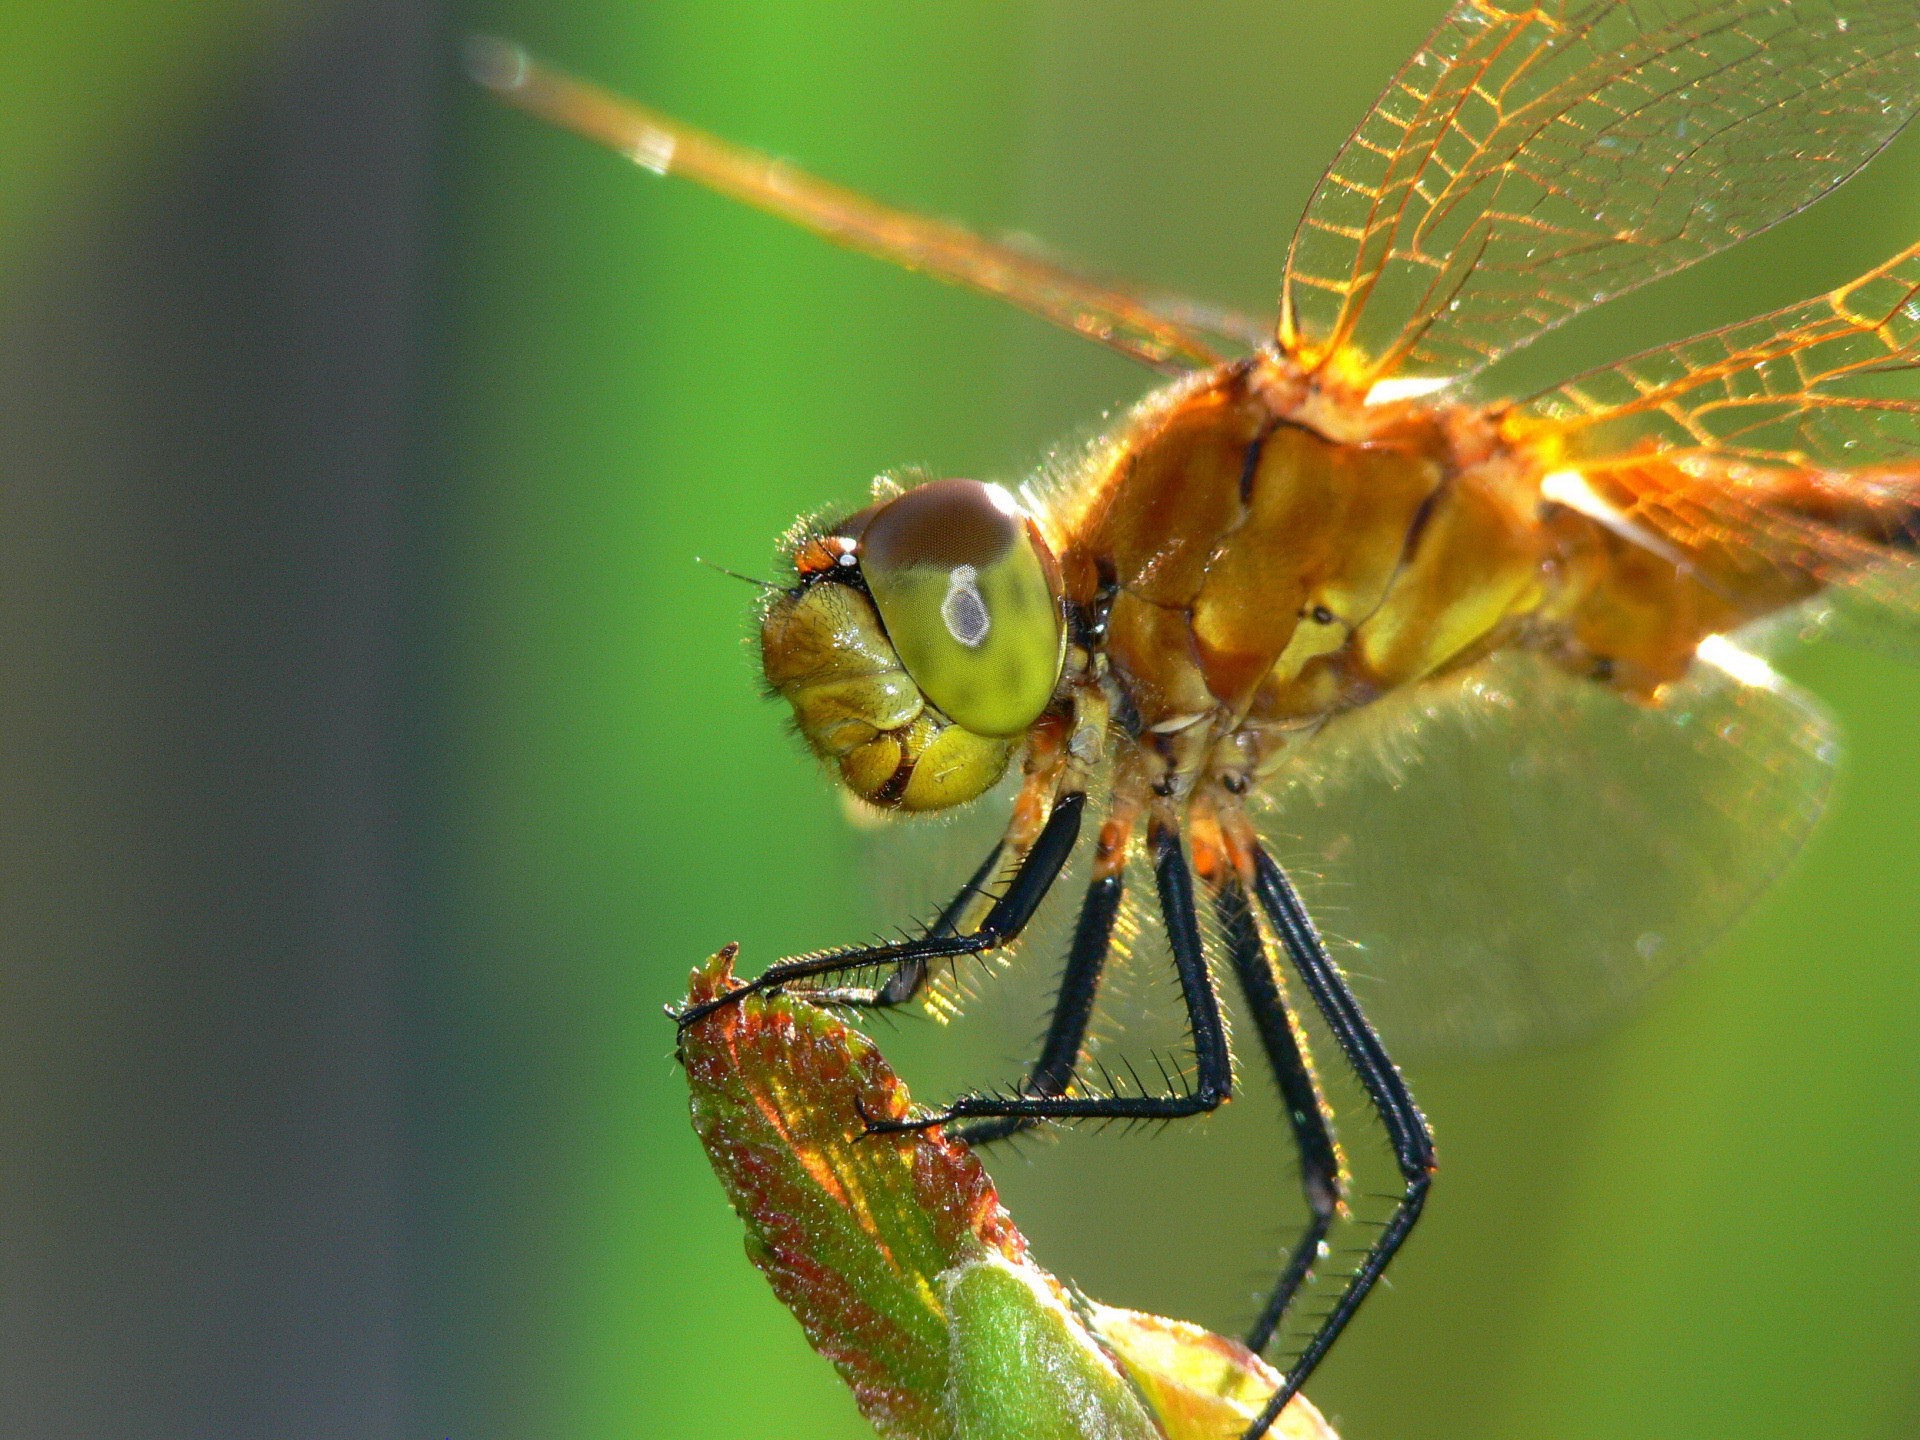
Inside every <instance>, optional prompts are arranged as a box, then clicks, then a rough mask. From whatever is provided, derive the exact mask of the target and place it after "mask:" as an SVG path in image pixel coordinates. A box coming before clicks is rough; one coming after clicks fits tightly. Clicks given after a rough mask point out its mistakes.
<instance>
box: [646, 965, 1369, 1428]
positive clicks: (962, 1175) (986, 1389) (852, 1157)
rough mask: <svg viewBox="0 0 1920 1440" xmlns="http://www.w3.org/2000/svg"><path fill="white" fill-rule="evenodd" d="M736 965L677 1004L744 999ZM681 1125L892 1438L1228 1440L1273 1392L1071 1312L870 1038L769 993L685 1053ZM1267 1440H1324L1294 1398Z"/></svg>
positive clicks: (714, 1017) (700, 976) (1236, 1364)
mask: <svg viewBox="0 0 1920 1440" xmlns="http://www.w3.org/2000/svg"><path fill="white" fill-rule="evenodd" d="M734 953H735V952H734V947H732V946H729V947H727V948H726V949H725V950H723V951H721V952H720V953H719V954H718V955H716V956H715V957H714V958H713V960H712V961H711V962H710V963H709V964H708V965H707V966H706V967H704V968H703V969H700V970H696V971H695V972H694V974H693V979H692V984H691V987H690V989H689V992H688V1002H689V1003H690V1004H699V1003H701V1002H703V1001H706V1000H711V999H714V998H717V997H719V996H721V995H724V994H727V993H729V992H731V991H732V990H733V989H735V988H737V982H736V981H735V980H734V979H733V974H732V964H733V956H734ZM680 1058H681V1061H682V1063H683V1064H684V1065H685V1066H686V1070H687V1079H688V1084H689V1087H690V1088H691V1090H692V1095H693V1124H694V1129H695V1131H696V1132H697V1133H698V1134H699V1136H700V1139H701V1142H702V1143H703V1144H704V1145H705V1146H706V1149H707V1154H708V1157H709V1158H710V1159H711V1160H712V1162H713V1167H714V1171H715V1173H716V1174H717V1175H718V1176H719V1177H720V1180H721V1183H722V1184H723V1185H724V1186H725V1187H726V1190H727V1194H728V1197H729V1198H730V1199H731V1200H732V1202H733V1207H734V1210H735V1211H736V1213H738V1215H739V1216H740V1219H741V1221H742V1222H743V1223H744V1224H745V1226H746V1230H747V1254H748V1256H749V1257H750V1258H751V1259H752V1260H753V1262H754V1264H755V1265H757V1266H758V1267H759V1268H760V1269H761V1271H762V1272H763V1273H764V1274H765V1275H766V1277H767V1279H768V1281H769V1283H770V1284H771V1285H772V1286H773V1289H774V1293H775V1294H776V1295H777V1296H779V1298H780V1300H781V1301H782V1302H783V1303H784V1304H785V1305H786V1306H787V1308H788V1309H790V1310H791V1311H792V1312H793V1313H794V1315H795V1316H796V1317H797V1318H798V1319H799V1321H800V1323H801V1325H802V1327H803V1328H804V1329H805V1330H806V1333H807V1339H808V1340H809V1342H810V1343H811V1344H812V1345H813V1347H814V1349H816V1350H818V1351H819V1352H820V1353H821V1354H822V1355H824V1356H826V1357H827V1359H828V1360H830V1361H832V1362H833V1365H834V1367H835V1368H836V1369H837V1370H838V1371H839V1372H840V1376H841V1378H842V1379H843V1380H845V1381H846V1383H847V1385H848V1386H849V1387H850V1388H851V1389H852V1391H853V1394H854V1398H855V1400H856V1402H857V1403H858V1404H859V1406H860V1410H861V1413H862V1414H864V1415H865V1416H866V1417H867V1418H868V1420H870V1421H871V1422H872V1423H873V1425H874V1427H875V1428H876V1429H877V1430H878V1431H879V1432H880V1433H881V1434H882V1435H884V1436H886V1437H888V1440H1216V1437H1217V1440H1227V1437H1230V1436H1235V1435H1237V1434H1238V1433H1239V1430H1240V1429H1243V1428H1244V1427H1245V1425H1246V1423H1247V1421H1248V1420H1249V1419H1250V1418H1251V1417H1252V1416H1253V1415H1254V1414H1256V1413H1257V1412H1258V1409H1259V1405H1260V1402H1261V1401H1262V1400H1263V1399H1264V1397H1265V1396H1266V1395H1268V1394H1270V1393H1271V1392H1272V1388H1273V1386H1274V1384H1275V1383H1276V1382H1277V1379H1278V1377H1277V1376H1276V1375H1275V1374H1274V1372H1273V1371H1271V1370H1269V1369H1268V1368H1267V1367H1266V1366H1265V1365H1263V1364H1261V1362H1260V1361H1259V1360H1258V1359H1257V1358H1255V1357H1253V1356H1252V1355H1250V1354H1249V1353H1248V1352H1247V1351H1246V1350H1244V1349H1243V1348H1241V1347H1240V1346H1238V1345H1236V1344H1234V1342H1232V1341H1229V1340H1224V1339H1222V1338H1221V1337H1219V1336H1216V1335H1209V1334H1208V1333H1207V1332H1205V1331H1203V1330H1200V1329H1199V1328H1198V1327H1195V1326H1190V1325H1183V1324H1182V1323H1181V1322H1178V1321H1171V1320H1161V1319H1159V1318H1158V1317H1155V1316H1147V1315H1137V1314H1134V1313H1133V1312H1130V1311H1120V1310H1109V1309H1106V1308H1105V1307H1100V1306H1092V1305H1089V1304H1087V1303H1085V1302H1079V1301H1077V1300H1076V1298H1075V1297H1072V1296H1070V1295H1069V1294H1068V1293H1067V1291H1066V1290H1065V1289H1064V1287H1062V1286H1061V1285H1060V1283H1059V1282H1058V1281H1057V1280H1055V1279H1054V1278H1053V1277H1052V1276H1051V1275H1049V1274H1047V1272H1046V1271H1044V1270H1042V1269H1040V1268H1039V1267H1038V1266H1036V1265H1034V1264H1033V1263H1032V1262H1031V1260H1030V1259H1029V1258H1028V1255H1027V1246H1026V1241H1025V1240H1024V1239H1023V1238H1022V1237H1021V1235H1020V1233H1019V1231H1018V1230H1016V1229H1015V1228H1014V1226H1013V1222H1012V1221H1011V1220H1010V1219H1009V1218H1008V1217H1007V1214H1006V1212H1005V1211H1004V1210H1002V1209H1001V1208H1000V1201H999V1196H998V1194H997V1192H996V1191H995V1190H994V1187H993V1182H992V1181H991V1180H990V1179H989V1178H988V1177H987V1173H986V1171H985V1170H984V1169H983V1168H982V1167H981V1165H980V1162H979V1161H978V1160H977V1159H975V1158H974V1156H973V1154H972V1152H971V1151H969V1150H968V1149H967V1148H966V1147H965V1146H963V1145H961V1144H959V1143H958V1142H956V1141H952V1140H948V1139H946V1138H944V1137H943V1136H941V1135H940V1133H939V1132H938V1131H937V1130H933V1131H919V1132H913V1133H910V1134H903V1135H889V1136H873V1135H868V1134H867V1133H866V1127H865V1123H864V1121H863V1119H862V1117H863V1116H865V1117H871V1118H873V1119H893V1118H898V1117H901V1116H904V1115H906V1114H907V1113H908V1109H909V1100H908V1097H907V1093H906V1089H905V1087H904V1086H903V1085H902V1084H901V1083H900V1081H899V1078H898V1077H897V1076H895V1075H894V1073H893V1071H892V1070H891V1069H889V1068H888V1066H887V1064H886V1061H885V1060H884V1059H883V1058H882V1057H881V1055H880V1052H879V1051H878V1050H877V1049H876V1048H875V1047H874V1045H873V1042H872V1041H870V1040H869V1039H867V1038H866V1037H865V1036H864V1035H861V1034H860V1033H859V1032H858V1031H855V1030H852V1029H850V1028H849V1027H848V1026H846V1025H844V1024H842V1023H841V1022H840V1021H838V1020H836V1019H834V1018H833V1017H832V1016H831V1015H829V1014H828V1013H827V1012H825V1011H824V1010H821V1009H818V1008H816V1007H814V1006H811V1005H807V1004H805V1003H803V1002H798V1001H793V1000H789V999H786V998H784V997H779V996H772V997H769V996H765V995H751V996H745V997H742V999H741V1000H740V1001H738V1002H737V1003H735V1004H731V1005H725V1006H722V1007H721V1008H719V1009H717V1010H715V1011H713V1012H712V1013H711V1014H710V1015H708V1016H707V1017H706V1018H704V1019H702V1020H701V1021H699V1022H698V1023H696V1024H694V1025H692V1026H690V1027H689V1028H688V1029H687V1031H686V1032H685V1033H684V1034H683V1035H682V1036H681V1042H680ZM1273 1434H1274V1435H1275V1436H1276V1440H1335V1437H1334V1436H1333V1433H1332V1431H1331V1430H1329V1429H1327V1428H1326V1425H1325V1422H1324V1421H1322V1420H1321V1419H1320V1418H1319V1415H1318V1413H1317V1412H1315V1411H1314V1410H1313V1408H1312V1407H1311V1406H1310V1405H1308V1404H1307V1403H1306V1402H1305V1401H1304V1400H1296V1401H1295V1402H1294V1404H1292V1405H1291V1406H1289V1407H1288V1410H1287V1412H1286V1414H1285V1415H1284V1416H1283V1417H1282V1419H1281V1423H1280V1424H1279V1425H1277V1426H1276V1427H1275V1428H1274V1431H1273Z"/></svg>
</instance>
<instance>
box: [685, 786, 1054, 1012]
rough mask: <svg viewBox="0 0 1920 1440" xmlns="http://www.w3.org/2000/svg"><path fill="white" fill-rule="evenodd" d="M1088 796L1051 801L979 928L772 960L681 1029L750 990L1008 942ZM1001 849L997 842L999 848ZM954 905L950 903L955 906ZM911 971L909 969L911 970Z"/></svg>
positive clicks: (1049, 881) (1040, 892)
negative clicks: (1036, 833)
mask: <svg viewBox="0 0 1920 1440" xmlns="http://www.w3.org/2000/svg"><path fill="white" fill-rule="evenodd" d="M1086 804H1087V797H1086V795H1085V794H1084V793H1082V792H1080V791H1070V792H1068V793H1067V794H1064V795H1061V796H1060V797H1059V798H1058V799H1056V800H1055V801H1054V803H1053V808H1052V810H1051V811H1050V812H1049V813H1048V815H1047V821H1046V824H1045V826H1043V827H1042V829H1041V831H1040V834H1039V836H1038V838H1037V839H1036V840H1035V841H1034V843H1033V848H1032V849H1030V850H1029V851H1028V852H1027V853H1026V855H1025V857H1024V858H1023V859H1022V860H1021V862H1020V866H1019V868H1018V869H1017V870H1015V871H1014V873H1013V878H1012V879H1011V880H1009V881H1008V882H1007V888H1006V890H1005V891H1004V892H1003V893H1002V894H1001V896H1000V898H999V899H998V900H995V901H994V902H993V905H992V907H991V908H990V909H989V910H988V911H987V913H986V917H985V918H984V919H983V920H981V922H980V924H979V927H978V928H977V929H975V930H973V931H971V932H970V933H968V934H965V935H954V934H944V935H943V934H940V933H939V931H938V927H937V926H936V928H935V929H932V930H929V931H928V933H927V934H925V935H921V936H918V937H916V938H914V939H911V940H896V941H891V942H889V943H887V944H883V945H860V946H848V947H845V948H842V949H838V950H823V951H821V952H820V953H819V954H817V955H803V956H800V957H799V958H798V959H794V960H783V961H781V962H780V963H779V964H777V965H770V966H768V967H767V968H766V970H765V971H763V972H762V973H761V974H759V975H757V976H755V977H754V978H753V979H751V980H749V981H747V982H746V983H745V984H744V985H741V986H739V987H738V988H736V989H734V990H730V991H728V992H727V993H726V994H725V995H719V996H716V997H714V998H713V999H711V1000H707V1001H703V1002H702V1003H700V1004H698V1005H690V1006H688V1007H687V1008H686V1009H684V1010H682V1011H680V1012H679V1013H678V1014H677V1015H676V1016H675V1017H674V1019H675V1021H676V1023H677V1024H678V1025H679V1027H680V1029H682V1030H685V1029H686V1028H687V1027H688V1026H689V1025H694V1024H697V1023H698V1022H699V1021H701V1020H703V1019H705V1018H706V1017H707V1016H708V1015H711V1014H712V1013H713V1012H714V1011H715V1010H718V1009H720V1008H721V1007H722V1006H726V1005H732V1004H735V1003H737V1002H738V1001H740V1000H742V999H744V998H745V997H746V996H748V995H756V994H760V993H763V992H765V991H768V990H776V989H779V988H780V987H782V986H786V985H792V984H794V983H795V982H797V981H801V980H811V979H814V978H815V977H816V976H821V975H832V974H836V973H841V972H844V971H847V970H859V969H863V968H865V967H868V966H892V967H895V970H896V972H898V970H900V969H902V968H906V967H912V966H925V965H926V964H928V963H930V962H932V961H935V960H944V959H950V958H956V957H958V956H962V955H978V954H980V953H981V952H982V951H986V950H992V949H994V948H996V947H998V946H1001V945H1005V944H1007V943H1008V942H1009V941H1011V940H1013V939H1014V938H1015V937H1017V936H1018V935H1019V933H1020V931H1021V930H1022V929H1023V928H1024V927H1025V926H1026V923H1027V921H1029V920H1031V919H1032V918H1033V912H1034V911H1035V910H1037V909H1038V908H1039V906H1040V902H1041V900H1043V899H1044V898H1045V897H1046V894H1047V891H1048V890H1050V889H1051V888H1052V887H1053V882H1054V881H1055V880H1057V879H1059V878H1060V872H1061V870H1062V869H1064V868H1065V866H1066V863H1067V858H1068V857H1069V856H1070V855H1072V854H1073V846H1074V842H1075V841H1076V840H1077V839H1078V838H1079V835H1080V817H1081V813H1082V812H1083V811H1084V810H1085V809H1086ZM996 853H997V847H996ZM972 885H973V882H972V881H969V882H968V888H967V889H966V890H965V891H963V892H962V893H961V895H960V896H958V897H956V903H957V904H960V905H961V906H962V908H964V905H965V902H967V901H970V900H971V899H972V898H973V894H974V892H973V889H972ZM951 908H952V907H949V909H951ZM909 973H911V972H909Z"/></svg>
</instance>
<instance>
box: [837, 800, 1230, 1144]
mask: <svg viewBox="0 0 1920 1440" xmlns="http://www.w3.org/2000/svg"><path fill="white" fill-rule="evenodd" d="M1148 848H1149V851H1150V853H1151V854H1152V856H1153V870H1154V881H1155V884H1156V888H1157V889H1158V890H1159V894H1160V909H1161V912H1162V914H1163V915H1164V916H1165V918H1166V923H1167V939H1168V942H1169V944H1170V945H1171V948H1172V950H1173V963H1174V969H1175V971H1176V973H1177V974H1178V976H1179V980H1180V994H1181V998H1182V999H1183V1000H1184V1001H1185V1002H1186V1009H1187V1027H1188V1031H1189V1033H1190V1034H1191V1036H1192V1039H1193V1050H1194V1060H1195V1074H1194V1083H1193V1085H1192V1087H1191V1088H1190V1089H1188V1090H1186V1091H1184V1092H1182V1093H1179V1094H1168V1095H1030V1094H1029V1095H962V1096H960V1097H959V1098H958V1099H957V1100H955V1101H953V1103H952V1104H950V1105H948V1106H947V1107H946V1108H945V1109H944V1110H940V1111H936V1112H935V1113H933V1114H931V1115H922V1116H917V1117H915V1118H913V1119H910V1120H888V1121H874V1122H870V1123H869V1125H868V1128H869V1130H871V1131H872V1132H874V1133H876V1134H893V1133H896V1132H899V1131H904V1130H925V1129H929V1128H931V1127H932V1126H935V1125H944V1124H946V1123H947V1122H949V1121H952V1120H971V1119H980V1120H1001V1119H1004V1120H1036V1121H1038V1120H1172V1119H1178V1118H1180V1117H1182V1116H1186V1115H1198V1114H1201V1113H1203V1112H1205V1111H1208V1110H1213V1109H1217V1108H1218V1107H1219V1106H1220V1105H1221V1104H1222V1103H1223V1102H1224V1101H1225V1100H1227V1099H1228V1097H1229V1096H1231V1095H1232V1093H1233V1058H1232V1055H1231V1053H1230V1052H1229V1050H1228V1048H1227V1030H1226V1025H1225V1023H1224V1022H1223V1021H1222V1020H1221V1018H1220V997H1219V996H1218V995H1217V994H1215V993H1214V988H1213V974H1212V972H1211V971H1210V970H1209V969H1208V968H1207V959H1206V955H1205V953H1204V950H1203V948H1202V945H1201V940H1200V922H1199V917H1198V915H1197V914H1196V912H1195V910H1194V900H1193V872H1192V870H1191V869H1190V868H1189V867H1188V864H1187V855H1186V851H1185V849H1184V848H1183V847H1182V845H1181V844H1180V836H1179V832H1178V830H1177V829H1176V828H1175V827H1174V826H1173V825H1171V824H1161V823H1156V824H1155V826H1154V827H1153V830H1152V833H1151V834H1150V835H1149V837H1148Z"/></svg>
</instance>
